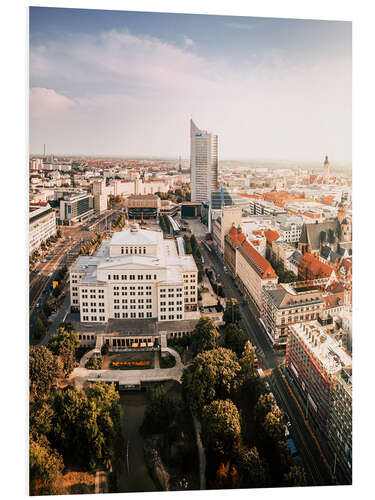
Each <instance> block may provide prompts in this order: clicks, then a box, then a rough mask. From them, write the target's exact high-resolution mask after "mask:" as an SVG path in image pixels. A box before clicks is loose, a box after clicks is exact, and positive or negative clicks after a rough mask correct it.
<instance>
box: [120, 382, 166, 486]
mask: <svg viewBox="0 0 375 500" xmlns="http://www.w3.org/2000/svg"><path fill="white" fill-rule="evenodd" d="M120 403H121V406H122V409H123V426H122V428H123V436H124V450H123V463H124V467H123V470H122V472H121V475H120V477H119V478H118V488H119V492H121V493H130V492H142V491H158V488H157V486H156V485H155V483H154V481H153V480H152V478H151V476H150V474H149V472H148V469H147V466H146V463H145V460H144V455H143V439H142V437H141V435H140V434H139V428H140V426H141V425H142V422H143V416H144V413H145V410H146V406H147V397H146V393H145V392H143V391H142V392H141V391H140V392H125V393H120Z"/></svg>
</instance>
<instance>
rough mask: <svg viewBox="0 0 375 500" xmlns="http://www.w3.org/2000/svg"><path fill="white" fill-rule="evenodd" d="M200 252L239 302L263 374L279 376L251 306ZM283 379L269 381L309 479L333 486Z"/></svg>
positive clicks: (209, 256) (221, 270) (214, 258)
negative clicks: (285, 415) (290, 427)
mask: <svg viewBox="0 0 375 500" xmlns="http://www.w3.org/2000/svg"><path fill="white" fill-rule="evenodd" d="M201 252H202V254H203V255H204V258H205V262H207V263H208V264H209V265H211V266H212V267H213V268H214V270H215V272H216V274H219V275H220V281H221V282H222V283H223V285H224V290H225V294H226V297H230V298H235V299H237V300H238V303H239V304H240V306H239V307H240V311H241V316H242V319H241V322H240V326H242V328H243V329H244V331H245V332H246V333H247V335H248V336H249V338H250V341H251V342H252V344H253V345H254V346H255V347H256V352H257V357H258V360H259V364H260V366H261V367H262V368H263V370H268V369H271V370H273V371H274V373H276V370H277V367H278V366H279V365H280V364H282V357H281V356H279V355H277V354H276V353H275V352H274V350H273V348H272V347H271V345H270V344H269V342H268V340H267V338H266V334H265V333H264V332H263V330H262V329H261V327H260V326H259V324H258V321H257V320H256V318H255V317H254V315H253V313H252V312H251V310H250V308H249V306H247V305H246V306H244V305H242V295H241V294H240V292H239V290H238V289H237V287H236V286H235V285H234V281H233V279H232V278H231V277H230V275H229V274H228V273H225V271H224V266H223V264H222V262H221V261H220V260H219V258H218V257H217V255H216V254H215V253H214V251H212V252H208V251H207V250H206V249H205V248H204V245H201ZM275 369H276V370H275ZM280 378H281V377H280ZM280 378H278V376H277V375H276V376H274V377H271V378H270V379H269V383H270V385H271V388H272V390H273V391H274V392H275V395H276V396H277V398H278V401H279V403H280V405H281V407H283V408H285V410H286V411H287V413H288V415H289V416H290V418H291V420H292V424H293V429H292V437H293V438H295V439H296V442H297V444H298V445H299V447H300V449H299V451H300V453H301V455H302V458H303V460H304V463H305V465H306V468H307V469H308V472H309V475H310V477H311V479H312V481H313V482H314V484H318V485H327V484H331V482H330V474H329V471H328V469H327V466H326V462H325V460H324V458H323V457H322V455H321V453H320V450H319V448H318V446H317V444H316V442H315V440H314V437H313V436H312V434H311V432H310V429H309V427H308V426H307V425H306V422H305V421H304V419H303V418H302V416H301V414H300V411H299V409H298V406H297V404H296V402H295V401H294V399H293V398H292V396H291V395H290V392H289V390H288V388H287V386H286V385H285V383H284V381H283V379H282V378H281V380H280Z"/></svg>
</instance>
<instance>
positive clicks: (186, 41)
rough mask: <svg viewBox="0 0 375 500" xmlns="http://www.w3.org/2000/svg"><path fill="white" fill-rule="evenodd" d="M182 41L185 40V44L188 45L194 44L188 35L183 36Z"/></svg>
mask: <svg viewBox="0 0 375 500" xmlns="http://www.w3.org/2000/svg"><path fill="white" fill-rule="evenodd" d="M184 42H185V45H187V46H188V47H191V46H192V45H194V41H193V40H192V39H191V38H189V37H188V36H184Z"/></svg>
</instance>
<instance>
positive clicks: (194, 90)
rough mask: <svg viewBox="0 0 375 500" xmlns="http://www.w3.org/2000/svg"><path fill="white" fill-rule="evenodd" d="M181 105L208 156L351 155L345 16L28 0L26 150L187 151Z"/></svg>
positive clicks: (339, 158) (341, 160) (158, 154)
mask: <svg viewBox="0 0 375 500" xmlns="http://www.w3.org/2000/svg"><path fill="white" fill-rule="evenodd" d="M190 117H193V119H194V121H195V122H196V123H197V125H198V126H199V127H200V128H202V129H205V130H208V131H209V132H212V133H215V134H217V135H218V136H219V141H218V142H219V160H220V161H249V162H250V161H264V162H272V161H276V162H277V161H280V162H283V161H284V162H288V161H289V162H301V163H302V162H313V163H317V164H320V163H322V162H323V159H324V155H326V154H328V156H329V159H330V162H331V164H332V165H335V164H337V165H342V164H346V165H351V23H349V22H343V21H308V20H297V19H271V18H269V19H267V18H251V17H232V16H204V15H192V14H159V13H141V12H126V11H97V10H82V9H65V8H59V9H57V8H41V7H31V8H30V151H40V152H42V151H43V144H46V145H47V151H48V152H49V153H54V154H56V155H59V156H63V155H69V156H98V157H100V156H101V157H128V158H130V157H135V158H146V157H149V158H162V159H167V158H176V157H177V158H178V156H182V157H183V158H185V159H188V158H189V147H190V142H189V120H190ZM64 151H65V152H64ZM66 151H70V153H67V152H66ZM35 154H41V153H35Z"/></svg>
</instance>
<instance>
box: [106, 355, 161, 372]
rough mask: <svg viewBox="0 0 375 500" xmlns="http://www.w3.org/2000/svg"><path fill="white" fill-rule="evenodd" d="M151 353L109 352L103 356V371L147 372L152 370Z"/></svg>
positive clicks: (152, 357) (152, 360) (152, 358)
mask: <svg viewBox="0 0 375 500" xmlns="http://www.w3.org/2000/svg"><path fill="white" fill-rule="evenodd" d="M154 356H155V353H154V352H153V351H143V352H140V351H136V352H109V353H107V354H105V355H104V356H103V366H102V369H103V370H147V369H150V368H154Z"/></svg>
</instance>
